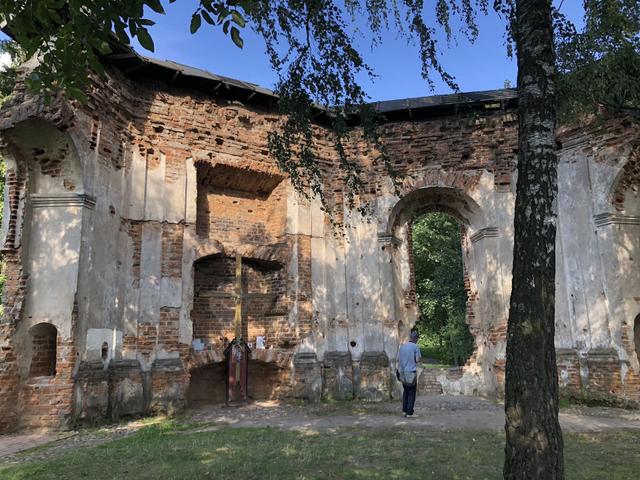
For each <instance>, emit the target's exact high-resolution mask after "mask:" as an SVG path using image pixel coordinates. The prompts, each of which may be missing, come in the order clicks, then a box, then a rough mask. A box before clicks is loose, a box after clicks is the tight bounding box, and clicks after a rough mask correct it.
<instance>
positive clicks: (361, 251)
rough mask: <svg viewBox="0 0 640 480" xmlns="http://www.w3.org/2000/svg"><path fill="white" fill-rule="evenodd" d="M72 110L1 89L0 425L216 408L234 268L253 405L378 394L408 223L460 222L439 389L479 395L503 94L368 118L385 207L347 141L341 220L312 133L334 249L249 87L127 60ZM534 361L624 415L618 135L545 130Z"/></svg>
mask: <svg viewBox="0 0 640 480" xmlns="http://www.w3.org/2000/svg"><path fill="white" fill-rule="evenodd" d="M105 61H106V63H107V64H108V65H107V71H108V75H107V78H106V79H105V80H96V81H95V82H94V84H93V87H92V90H91V91H90V94H89V101H88V102H87V103H86V104H84V105H80V104H77V103H75V102H64V101H61V100H58V101H54V102H53V103H52V104H50V105H48V106H47V105H45V104H44V103H43V102H41V101H40V100H38V99H34V98H32V97H30V96H29V95H28V94H27V93H26V92H25V90H24V88H23V86H21V85H19V86H18V88H17V90H16V92H15V94H14V96H13V98H12V100H10V101H9V102H8V103H7V104H5V106H4V107H3V109H2V111H1V113H0V132H1V136H2V149H3V155H4V156H5V158H6V159H7V173H6V190H5V199H4V202H5V216H4V224H3V228H2V240H1V241H2V253H3V256H4V260H5V262H6V270H5V271H6V277H7V280H6V286H5V291H4V299H3V301H4V309H5V310H4V312H5V313H4V317H3V318H2V322H1V323H0V411H1V412H2V415H0V428H1V429H3V430H6V429H10V428H16V427H19V426H23V427H24V426H38V427H42V426H53V427H55V426H60V425H65V424H67V423H68V422H70V421H76V420H83V419H95V418H102V417H112V418H113V417H118V416H120V415H125V414H140V413H146V412H158V411H167V410H169V411H170V410H175V409H179V408H182V407H183V406H184V405H185V404H188V403H191V404H193V403H199V402H207V401H208V402H219V401H221V400H222V398H223V394H224V393H223V392H224V371H223V369H224V362H223V355H222V351H223V349H224V346H225V338H226V339H230V338H232V337H233V327H232V320H233V314H234V306H235V301H236V297H235V293H234V282H235V271H234V265H235V263H234V258H235V257H236V256H237V255H240V256H241V257H242V260H243V269H242V277H241V278H242V292H243V294H242V304H243V309H242V312H243V318H242V328H243V335H244V337H245V338H247V339H248V341H250V342H252V343H255V342H256V341H257V339H258V338H257V337H264V340H265V345H264V347H265V348H254V349H253V352H252V354H251V355H252V356H251V362H250V384H249V388H250V394H251V396H252V397H253V398H270V397H296V398H306V399H311V400H317V399H318V398H320V397H321V396H323V395H324V396H329V397H334V398H352V397H359V398H366V399H372V400H375V399H383V398H388V397H390V396H392V395H394V392H396V391H397V384H396V382H395V379H394V376H393V374H392V373H393V370H394V361H395V360H394V359H395V356H396V352H397V348H398V344H399V342H400V341H402V340H403V338H404V337H405V336H406V335H407V333H408V331H409V329H410V328H411V327H412V325H413V324H414V323H415V321H416V315H417V308H416V302H415V289H414V286H413V282H414V279H413V273H412V253H411V251H412V250H411V225H412V220H413V219H414V218H416V216H418V215H421V214H423V213H425V212H428V211H444V212H447V213H449V214H451V215H454V216H455V217H456V218H457V219H459V220H460V222H461V223H462V224H463V225H464V235H463V242H462V243H463V253H464V263H465V272H466V273H465V280H466V287H467V292H468V299H469V302H468V308H467V319H468V323H469V328H470V329H471V332H472V334H473V336H474V339H475V344H476V349H475V353H474V354H473V356H472V358H471V359H470V360H469V362H468V363H467V365H466V366H465V368H464V371H463V373H462V375H461V376H460V375H457V376H455V377H450V378H447V377H446V376H442V377H440V378H438V380H437V381H438V383H439V384H440V385H441V387H442V388H443V389H444V391H446V392H459V393H466V394H482V395H495V394H499V393H500V390H501V388H502V384H503V381H504V363H505V335H506V321H507V314H508V303H509V292H510V286H511V262H512V253H513V209H514V192H515V180H516V169H515V166H516V156H517V118H516V110H515V100H516V99H515V93H514V92H513V91H509V90H505V91H493V92H479V93H473V94H464V95H447V96H441V97H426V98H419V99H409V100H402V101H391V102H381V103H380V104H378V105H377V108H378V109H379V110H380V111H381V112H382V113H383V114H384V116H385V118H386V123H385V124H384V126H383V130H382V139H383V141H384V142H385V143H386V145H387V147H388V150H389V154H390V157H391V160H392V162H393V166H394V167H395V169H396V170H397V172H398V173H399V180H400V190H401V191H400V194H399V195H396V193H395V191H394V189H393V185H392V182H391V179H390V178H389V177H388V176H387V175H386V174H385V170H384V168H383V166H382V165H380V164H378V163H377V161H376V153H375V152H374V151H372V150H371V148H370V147H369V146H368V145H367V144H366V143H365V142H363V141H362V140H361V139H360V136H359V132H358V129H357V128H356V129H355V130H354V132H353V135H352V137H351V140H350V144H349V149H350V154H352V155H353V156H354V157H355V158H357V161H358V162H359V163H360V164H361V165H362V166H363V168H364V170H365V177H366V178H365V179H366V189H365V193H364V195H363V198H362V199H361V201H366V202H370V203H371V204H372V205H373V207H374V208H373V214H372V217H371V218H364V217H362V216H360V214H358V213H356V212H354V211H353V210H351V209H349V208H347V207H346V205H345V203H344V195H343V193H344V192H343V190H342V186H341V183H340V181H339V178H337V177H336V168H335V165H336V162H337V156H336V154H335V152H334V150H333V148H332V143H331V140H330V135H329V134H328V131H327V130H326V129H325V127H323V124H322V121H321V119H320V120H319V123H318V125H317V138H316V141H317V145H318V150H319V151H320V155H321V168H322V169H323V171H324V174H325V180H326V184H325V186H326V191H327V192H328V193H329V195H328V196H329V198H330V201H331V202H333V204H334V205H335V206H336V213H335V215H336V216H337V217H338V220H341V221H342V220H343V221H344V224H345V225H346V226H345V228H344V229H343V230H341V232H339V234H336V232H335V231H334V228H333V227H332V225H331V223H330V222H329V220H328V218H327V217H326V215H325V214H324V213H323V211H322V210H321V208H320V203H319V201H317V200H312V201H307V200H305V199H303V198H301V197H300V196H298V195H297V194H296V193H295V192H294V191H293V189H292V187H291V185H290V183H289V181H288V179H287V178H286V176H285V175H283V174H282V172H281V171H279V169H278V168H277V167H276V165H275V164H274V162H273V160H272V159H271V158H270V157H269V156H268V151H267V132H268V131H270V129H272V128H276V127H277V125H278V122H279V120H280V118H279V116H278V114H277V113H276V109H275V108H274V105H275V101H274V98H273V95H272V94H271V93H270V92H269V91H267V90H264V89H261V88H259V87H257V86H255V85H251V84H246V83H243V82H239V81H235V80H231V79H226V78H222V77H218V76H215V75H212V74H209V73H207V72H204V71H200V70H195V69H192V68H189V67H184V66H181V65H177V64H174V63H170V62H157V61H152V60H148V59H143V58H141V57H138V56H136V55H135V54H133V53H132V52H130V51H127V50H123V51H122V52H117V53H116V54H114V55H113V56H111V57H109V58H107V59H106V60H105ZM559 143H560V144H561V150H560V166H559V199H558V209H559V227H558V241H557V250H556V252H557V260H558V262H557V268H558V271H557V293H558V294H557V321H556V323H557V341H556V346H557V349H558V363H559V364H558V369H559V372H560V381H561V385H562V388H563V391H565V392H573V393H574V394H581V393H582V394H585V393H586V394H590V395H602V396H607V397H615V398H618V399H624V400H636V401H637V400H640V364H639V359H638V355H639V351H640V316H639V314H640V269H639V268H638V261H639V259H640V192H639V186H640V125H639V123H638V122H637V121H636V120H635V119H634V118H633V117H632V116H627V115H623V116H610V117H609V116H606V117H602V118H598V119H595V120H593V121H592V122H591V123H588V124H585V125H581V126H579V127H576V128H573V129H565V130H563V131H562V132H560V135H559Z"/></svg>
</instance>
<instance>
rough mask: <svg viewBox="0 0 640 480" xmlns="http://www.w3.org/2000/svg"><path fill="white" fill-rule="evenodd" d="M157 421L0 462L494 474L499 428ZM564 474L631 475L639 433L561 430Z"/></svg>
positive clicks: (381, 474)
mask: <svg viewBox="0 0 640 480" xmlns="http://www.w3.org/2000/svg"><path fill="white" fill-rule="evenodd" d="M193 428H194V426H193V425H191V426H189V425H180V424H177V423H175V422H170V421H165V422H162V423H159V424H156V425H150V426H148V427H145V428H143V429H142V430H140V431H138V432H137V433H135V434H133V435H131V436H129V437H127V438H124V439H119V440H113V441H110V442H108V443H104V444H102V445H99V446H96V447H85V448H80V449H78V450H76V451H73V452H70V453H65V454H63V455H62V456H59V457H57V458H53V459H50V460H48V461H45V462H39V463H30V464H25V465H19V466H0V478H2V479H7V480H13V479H67V478H68V479H82V478H90V479H120V478H135V479H154V480H164V479H182V478H215V479H227V478H243V479H293V478H295V479H312V478H313V479H315V478H318V479H411V480H413V479H417V478H421V479H422V478H434V479H474V480H475V479H497V478H500V477H501V468H502V459H503V454H502V450H503V435H502V433H500V432H491V431H484V432H478V431H476V432H453V433H451V432H434V431H425V430H415V431H408V430H405V429H395V428H394V429H385V430H379V429H378V430H364V431H363V430H355V429H349V428H347V429H342V430H339V431H338V432H334V433H317V432H304V433H301V432H291V431H281V430H274V429H270V428H255V429H232V428H226V427H225V428H220V429H218V430H213V431H204V432H203V431H201V432H198V431H194V430H193ZM565 442H566V449H565V458H566V466H567V475H566V478H568V479H603V478H606V479H607V480H618V479H620V480H625V479H636V478H638V471H640V450H638V445H639V444H640V432H631V431H629V432H618V433H615V434H595V435H594V434H589V435H576V434H568V435H565Z"/></svg>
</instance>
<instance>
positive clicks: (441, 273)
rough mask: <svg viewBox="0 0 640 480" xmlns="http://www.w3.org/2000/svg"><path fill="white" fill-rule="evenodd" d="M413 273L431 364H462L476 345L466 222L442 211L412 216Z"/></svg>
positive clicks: (424, 345) (426, 358) (428, 363)
mask: <svg viewBox="0 0 640 480" xmlns="http://www.w3.org/2000/svg"><path fill="white" fill-rule="evenodd" d="M409 234H410V238H409V242H410V244H411V248H410V250H411V268H412V271H411V274H412V283H413V285H414V292H415V302H416V304H417V307H418V315H419V319H418V321H417V323H416V328H417V329H418V331H419V332H420V334H421V339H420V346H421V348H422V349H423V363H424V365H425V366H426V367H430V368H433V367H436V366H447V367H460V366H462V365H464V364H465V363H466V362H467V361H468V360H469V357H471V355H472V353H473V350H474V342H473V336H472V335H471V332H470V330H469V326H468V312H467V306H468V298H469V296H468V293H469V292H468V290H469V277H468V275H467V274H466V269H465V266H464V261H463V243H464V241H465V237H466V227H465V226H464V225H463V224H462V223H460V221H459V220H458V219H456V218H455V217H453V216H452V215H450V214H447V213H443V212H437V211H436V212H430V213H426V214H422V215H420V216H418V217H417V218H415V219H414V220H413V221H412V222H411V229H410V232H409Z"/></svg>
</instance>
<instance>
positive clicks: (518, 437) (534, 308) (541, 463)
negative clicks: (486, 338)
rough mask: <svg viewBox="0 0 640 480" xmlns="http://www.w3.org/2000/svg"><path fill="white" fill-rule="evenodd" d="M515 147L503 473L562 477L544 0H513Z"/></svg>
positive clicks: (547, 3)
mask: <svg viewBox="0 0 640 480" xmlns="http://www.w3.org/2000/svg"><path fill="white" fill-rule="evenodd" d="M514 34H515V40H516V47H517V55H518V99H519V107H518V110H519V117H520V118H519V122H520V124H519V145H518V147H519V149H518V184H517V193H516V206H515V219H514V229H515V232H514V255H513V290H512V292H511V304H510V310H509V327H508V332H507V365H506V386H505V397H506V398H505V413H506V425H505V430H506V439H507V440H506V447H505V463H504V478H505V479H527V480H531V479H544V480H552V479H561V478H564V464H563V455H562V431H561V430H560V424H559V423H558V373H557V370H556V354H555V347H554V336H555V323H554V317H555V240H556V216H557V214H556V194H557V157H556V142H555V127H556V112H555V88H554V77H555V58H554V46H553V26H552V21H551V0H517V1H516V24H515V31H514Z"/></svg>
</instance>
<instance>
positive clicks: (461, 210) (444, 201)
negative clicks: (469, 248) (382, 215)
mask: <svg viewBox="0 0 640 480" xmlns="http://www.w3.org/2000/svg"><path fill="white" fill-rule="evenodd" d="M435 211H439V212H444V213H447V214H449V215H451V216H453V217H455V218H456V219H458V220H459V221H460V222H461V223H462V224H463V225H465V226H467V227H470V228H471V229H472V230H474V231H478V230H480V229H482V228H486V227H487V220H486V216H485V214H484V212H483V211H482V208H481V207H480V205H478V203H477V202H476V201H475V200H474V199H473V198H471V197H470V196H469V195H468V194H467V193H466V190H463V189H461V188H458V187H454V186H419V187H418V188H415V189H413V190H412V191H410V192H409V193H407V194H406V195H404V196H403V197H402V198H401V199H400V200H399V201H398V202H397V203H396V204H395V205H394V206H393V208H392V209H391V212H390V214H389V220H388V223H387V234H388V235H393V234H394V232H395V230H396V229H397V228H398V227H399V226H400V225H403V224H406V223H409V222H411V221H412V220H413V219H415V218H417V217H419V216H420V215H423V214H425V213H429V212H435Z"/></svg>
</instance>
